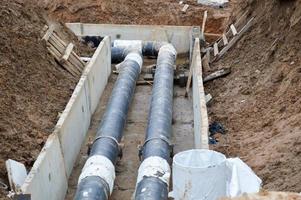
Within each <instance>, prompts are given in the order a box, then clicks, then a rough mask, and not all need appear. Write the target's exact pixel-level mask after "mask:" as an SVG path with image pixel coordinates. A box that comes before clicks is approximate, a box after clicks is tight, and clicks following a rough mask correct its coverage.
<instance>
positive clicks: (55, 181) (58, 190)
mask: <svg viewBox="0 0 301 200" xmlns="http://www.w3.org/2000/svg"><path fill="white" fill-rule="evenodd" d="M21 190H22V192H23V194H31V200H41V199H47V200H52V199H64V196H65V193H66V191H67V178H66V173H65V166H64V160H63V155H62V152H61V149H60V143H59V139H58V136H57V135H55V134H51V135H50V136H49V137H48V139H47V141H46V143H45V146H44V147H43V149H42V151H41V153H40V154H39V156H38V158H37V160H36V162H35V163H34V165H33V167H32V169H31V171H30V173H29V174H28V176H27V178H26V180H25V183H24V184H23V185H22V187H21Z"/></svg>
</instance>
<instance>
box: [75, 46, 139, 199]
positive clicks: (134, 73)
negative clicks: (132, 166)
mask: <svg viewBox="0 0 301 200" xmlns="http://www.w3.org/2000/svg"><path fill="white" fill-rule="evenodd" d="M129 52H130V53H128V54H127V55H126V57H125V60H124V61H123V62H122V63H121V64H120V65H119V75H118V78H117V80H116V83H115V85H114V89H113V91H112V95H111V97H110V100H109V102H108V104H107V107H106V111H105V114H104V116H103V118H102V122H101V123H100V125H99V127H98V130H97V133H96V138H95V140H94V142H93V145H92V147H91V151H90V155H89V158H88V160H87V161H86V163H85V166H84V168H83V169H82V172H81V175H80V177H79V181H78V188H77V191H76V194H75V197H74V199H75V200H107V199H108V198H109V196H110V194H111V193H112V191H113V186H114V180H115V166H114V165H115V163H116V161H117V158H118V156H119V155H120V153H121V152H120V146H119V142H120V140H121V138H122V134H123V129H124V125H125V122H126V116H127V113H128V110H129V106H130V103H131V100H132V97H133V95H134V90H135V86H136V81H137V80H138V77H139V74H140V72H141V67H142V55H141V49H140V50H139V51H138V52H137V51H129Z"/></svg>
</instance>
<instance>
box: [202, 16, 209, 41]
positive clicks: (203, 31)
mask: <svg viewBox="0 0 301 200" xmlns="http://www.w3.org/2000/svg"><path fill="white" fill-rule="evenodd" d="M207 17H208V11H207V10H205V12H204V17H203V23H202V34H203V35H204V33H205V25H206V21H207Z"/></svg>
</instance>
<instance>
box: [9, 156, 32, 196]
mask: <svg viewBox="0 0 301 200" xmlns="http://www.w3.org/2000/svg"><path fill="white" fill-rule="evenodd" d="M5 164H6V170H7V174H8V181H9V185H10V188H11V190H13V191H14V192H15V193H18V192H21V186H22V185H23V183H24V181H25V179H26V176H27V172H26V168H25V166H24V164H23V163H20V162H17V161H14V160H11V159H8V160H7V161H6V162H5Z"/></svg>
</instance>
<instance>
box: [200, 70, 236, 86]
mask: <svg viewBox="0 0 301 200" xmlns="http://www.w3.org/2000/svg"><path fill="white" fill-rule="evenodd" d="M230 73H231V68H227V69H221V70H218V71H216V72H213V73H211V74H209V75H208V76H206V77H205V78H204V80H203V83H206V82H208V81H212V80H214V79H217V78H220V77H224V76H227V75H228V74H230Z"/></svg>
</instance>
